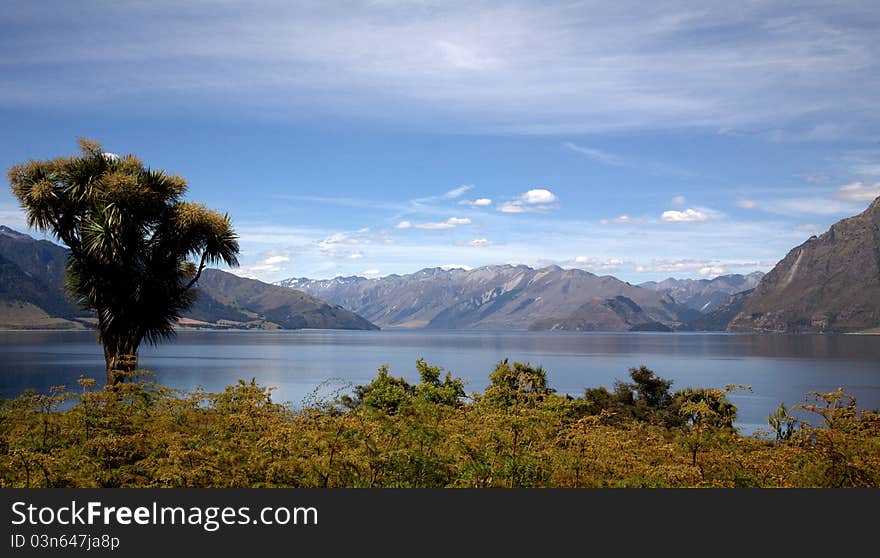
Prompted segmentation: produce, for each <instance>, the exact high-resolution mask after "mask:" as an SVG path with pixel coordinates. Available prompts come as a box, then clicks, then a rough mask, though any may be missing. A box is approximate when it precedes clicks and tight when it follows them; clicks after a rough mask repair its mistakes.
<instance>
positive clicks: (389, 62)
mask: <svg viewBox="0 0 880 558" xmlns="http://www.w3.org/2000/svg"><path fill="white" fill-rule="evenodd" d="M132 10H134V12H132ZM171 11H174V13H175V18H174V19H172V20H169V19H168V18H166V17H161V16H163V15H164V14H167V13H170V12H171ZM211 15H212V17H211V18H210V20H206V19H205V18H203V17H202V13H201V6H200V5H196V6H193V7H189V6H187V7H186V8H185V9H184V8H181V6H180V3H178V2H171V1H170V0H164V1H163V0H156V1H154V2H150V3H142V4H138V5H137V6H136V7H132V6H131V5H129V4H127V3H118V4H113V3H110V4H106V3H100V4H94V5H92V4H86V5H82V4H79V3H77V4H75V5H74V4H72V3H61V4H59V5H57V6H56V7H55V8H54V9H53V10H50V11H46V10H41V9H40V8H39V7H38V6H36V5H34V6H33V7H32V8H28V7H27V6H25V7H19V8H18V9H16V10H15V13H14V14H8V15H5V16H4V20H5V21H4V23H5V26H7V27H9V28H12V27H13V26H15V27H16V28H21V29H24V30H25V32H22V33H15V34H9V35H7V37H8V38H5V39H4V40H3V41H2V45H3V49H4V52H5V53H6V61H7V62H6V63H5V65H4V74H5V76H6V77H7V81H6V82H5V87H4V88H3V89H2V92H0V100H2V102H5V103H6V104H7V105H9V104H12V103H15V104H31V105H33V104H46V103H57V102H65V103H74V102H80V103H82V104H84V105H88V104H92V103H95V102H102V101H103V102H107V101H110V102H113V101H126V100H131V99H133V98H141V99H142V98H150V97H162V98H168V97H169V96H174V97H176V98H177V99H178V100H181V101H183V102H187V103H191V104H193V105H196V104H198V103H202V102H204V100H205V99H206V98H210V97H211V96H212V95H214V94H216V93H222V94H223V95H222V97H223V99H224V101H223V102H224V103H226V104H227V105H228V104H235V105H237V106H238V107H239V108H244V109H247V110H252V111H263V112H266V113H271V114H280V115H283V116H285V117H287V118H296V117H297V116H298V115H299V114H302V113H305V112H308V113H309V114H316V113H317V114H339V113H344V114H346V115H349V116H356V115H370V116H374V115H376V114H379V115H381V116H382V117H383V118H386V119H394V120H395V121H397V122H398V123H403V124H406V125H408V126H413V125H415V126H430V127H434V128H442V129H445V130H456V131H460V130H463V129H465V130H469V131H496V132H498V131H500V132H503V131H511V132H520V133H575V132H588V131H596V130H607V129H634V128H655V129H656V128H661V127H665V128H670V127H678V128H692V127H694V126H704V127H710V129H713V130H725V129H727V130H737V129H740V128H744V127H750V126H751V127H754V126H763V127H776V128H780V127H782V128H785V127H787V126H789V125H790V124H791V123H793V122H797V121H798V119H799V118H810V119H812V120H814V121H815V122H814V123H812V124H811V125H810V126H806V127H803V128H804V130H805V132H804V135H805V136H808V137H813V138H827V137H838V136H839V135H840V134H841V133H845V131H846V130H847V129H848V128H847V126H848V125H850V124H853V125H856V126H858V125H859V124H860V123H861V122H860V119H864V118H869V119H875V118H876V116H873V115H876V113H877V110H876V109H877V106H878V100H877V96H876V95H873V94H872V92H874V91H876V90H877V89H878V76H877V73H876V71H874V70H875V69H876V60H877V59H878V58H880V57H878V51H880V48H878V44H877V41H875V40H874V32H873V31H874V26H873V25H870V24H868V23H866V22H873V21H875V20H876V10H875V9H874V7H873V5H872V4H871V3H870V2H866V3H862V4H858V3H847V4H846V5H845V6H844V5H839V4H838V3H829V4H823V5H819V4H811V5H810V9H809V10H793V9H792V8H791V7H789V6H787V5H784V4H777V3H765V2H755V3H748V4H745V5H740V4H736V5H732V4H731V5H724V4H713V6H712V9H704V8H703V6H702V5H701V4H699V3H696V4H694V3H687V2H683V3H676V4H673V5H669V4H665V3H664V4H656V5H655V4H651V5H646V4H645V3H644V2H637V1H635V0H631V1H622V2H618V3H615V4H614V5H613V6H612V5H600V4H596V5H591V7H590V9H584V7H583V5H581V4H579V3H573V4H571V3H552V4H546V3H530V2H522V3H513V4H511V3H502V2H465V1H463V0H461V1H456V0H453V1H450V2H444V3H436V4H432V6H431V8H430V9H427V8H425V7H424V6H422V5H421V3H416V2H370V1H367V2H354V3H346V4H345V5H344V6H342V5H338V4H336V3H311V2H307V3H301V2H296V3H276V2H270V3H263V4H260V5H257V6H252V7H250V8H249V9H247V10H242V9H241V8H240V6H238V5H236V4H235V3H221V4H217V5H215V6H212V14H211ZM109 21H112V22H114V25H112V26H111V25H108V24H107V22H109ZM42 30H52V33H51V34H50V33H48V32H45V31H43V32H39V31H42ZM28 31H38V32H28ZM96 37H100V41H98V39H96ZM102 45H113V48H100V46H102ZM48 64H52V65H55V66H56V67H57V68H58V70H57V71H56V72H55V73H54V75H53V80H52V82H51V83H48V84H47V83H46V82H45V80H43V79H42V78H41V76H40V75H39V74H35V73H33V72H31V71H30V69H31V68H33V67H36V66H40V65H48ZM718 68H724V71H723V72H719V71H718ZM85 69H88V71H84V70H85ZM524 84H527V86H524ZM251 99H258V100H259V101H258V102H253V101H251ZM215 102H216V101H215ZM304 107H305V108H309V109H311V110H308V111H305V110H303V108H304ZM834 117H840V119H835V118H834ZM841 120H844V121H841ZM829 123H830V124H829Z"/></svg>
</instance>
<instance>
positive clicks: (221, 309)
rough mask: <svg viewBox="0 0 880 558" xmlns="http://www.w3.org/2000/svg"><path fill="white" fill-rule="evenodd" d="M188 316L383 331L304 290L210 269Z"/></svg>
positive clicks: (288, 327) (206, 319) (211, 320)
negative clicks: (255, 319)
mask: <svg viewBox="0 0 880 558" xmlns="http://www.w3.org/2000/svg"><path fill="white" fill-rule="evenodd" d="M197 285H198V291H199V297H198V299H197V300H196V303H195V305H194V306H193V308H192V310H191V311H190V312H189V313H188V314H187V317H190V318H193V319H196V320H204V321H208V322H220V321H221V320H229V321H242V322H246V321H248V318H249V319H251V320H253V319H254V318H257V319H261V320H265V321H266V322H268V323H271V324H277V325H278V326H280V327H281V328H283V329H303V328H311V329H379V328H378V327H377V326H375V325H374V324H372V323H370V322H369V321H367V320H365V319H364V318H362V317H360V316H358V315H357V314H355V313H353V312H350V311H349V310H346V309H345V308H343V307H341V306H338V305H334V304H328V303H326V302H324V301H323V300H319V299H317V298H315V297H313V296H309V295H307V294H305V293H303V292H301V291H296V290H292V289H286V288H284V287H279V286H277V285H269V284H267V283H263V282H262V281H257V280H255V279H245V278H243V277H239V276H237V275H233V274H232V273H226V272H225V271H220V270H218V269H206V270H205V271H204V273H202V277H201V278H200V279H199V282H198V283H197Z"/></svg>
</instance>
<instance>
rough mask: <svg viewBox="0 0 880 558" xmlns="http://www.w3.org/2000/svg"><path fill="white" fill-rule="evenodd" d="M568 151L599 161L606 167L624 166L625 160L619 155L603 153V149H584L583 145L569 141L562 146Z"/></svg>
mask: <svg viewBox="0 0 880 558" xmlns="http://www.w3.org/2000/svg"><path fill="white" fill-rule="evenodd" d="M562 145H563V146H564V147H566V148H567V149H570V150H571V151H574V152H575V153H580V154H581V155H586V156H587V157H589V158H590V159H592V160H594V161H598V162H600V163H604V164H606V165H614V166H620V165H623V160H622V159H621V158H620V157H618V156H617V155H612V154H611V153H608V152H605V151H602V150H601V149H595V148H593V147H583V146H581V145H577V144H575V143H572V142H570V141H567V142H565V143H563V144H562Z"/></svg>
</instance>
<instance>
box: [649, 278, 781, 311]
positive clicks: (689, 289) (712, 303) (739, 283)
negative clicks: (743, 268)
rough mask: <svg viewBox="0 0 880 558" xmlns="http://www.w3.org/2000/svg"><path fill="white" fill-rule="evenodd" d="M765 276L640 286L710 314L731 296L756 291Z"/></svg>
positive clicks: (650, 282) (683, 280) (651, 283)
mask: <svg viewBox="0 0 880 558" xmlns="http://www.w3.org/2000/svg"><path fill="white" fill-rule="evenodd" d="M762 277H764V274H763V273H762V272H760V271H755V272H752V273H749V274H748V275H740V274H738V273H737V274H731V275H720V276H718V277H716V278H714V279H673V278H672V277H670V278H669V279H664V280H663V281H659V282H657V281H648V282H647V283H640V284H639V286H640V287H643V288H645V289H650V290H652V291H661V292H664V293H667V294H668V295H670V296H671V297H672V298H674V299H675V300H676V301H678V302H680V303H682V304H684V305H686V306H688V307H690V308H693V309H694V310H699V311H700V312H703V313H709V312H712V311H713V310H715V309H716V308H718V306H719V305H720V304H721V303H722V302H724V301H725V300H726V299H727V297H729V296H730V295H733V294H736V293H740V292H742V291H748V290H750V289H754V288H755V287H756V286H757V285H758V283H760V282H761V278H762Z"/></svg>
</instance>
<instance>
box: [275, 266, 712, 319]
mask: <svg viewBox="0 0 880 558" xmlns="http://www.w3.org/2000/svg"><path fill="white" fill-rule="evenodd" d="M278 284H279V285H281V286H284V287H288V288H293V289H299V290H302V291H304V292H306V293H309V294H311V295H312V296H317V297H320V298H323V299H324V300H328V301H331V302H333V303H335V304H339V305H341V306H345V307H346V308H351V309H352V310H354V311H355V312H357V313H358V314H360V315H362V316H364V317H365V318H367V319H368V320H370V321H372V322H374V323H376V324H378V325H380V326H381V327H383V328H422V327H424V328H432V329H571V330H611V331H627V330H633V329H669V328H672V327H676V326H680V325H682V324H685V323H687V322H689V321H691V320H694V319H696V318H698V317H699V316H700V315H701V314H700V312H698V311H697V310H694V309H693V308H689V307H688V306H686V305H684V304H681V303H679V302H677V301H676V300H675V299H674V298H673V297H672V296H670V295H669V294H667V293H665V292H661V291H656V290H650V289H645V288H642V287H638V286H636V285H632V284H630V283H626V282H624V281H621V280H619V279H616V278H614V277H611V276H607V275H605V276H598V275H594V274H593V273H590V272H588V271H583V270H580V269H563V268H561V267H558V266H549V267H544V268H540V269H534V268H531V267H528V266H525V265H490V266H486V267H480V268H476V269H472V270H464V269H442V268H428V269H423V270H421V271H418V272H416V273H412V274H408V275H389V276H387V277H383V278H380V279H366V278H364V277H337V278H334V279H325V280H312V279H307V278H292V279H287V280H285V281H281V282H279V283H278Z"/></svg>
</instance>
